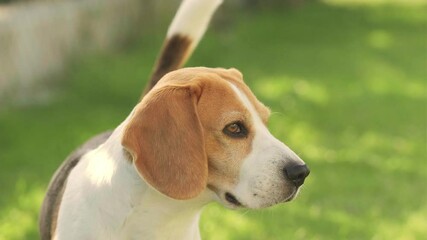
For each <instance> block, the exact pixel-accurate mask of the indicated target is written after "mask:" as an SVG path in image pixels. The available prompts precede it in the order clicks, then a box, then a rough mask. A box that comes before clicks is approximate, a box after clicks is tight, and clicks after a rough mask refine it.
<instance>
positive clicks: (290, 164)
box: [122, 68, 309, 208]
mask: <svg viewBox="0 0 427 240" xmlns="http://www.w3.org/2000/svg"><path fill="white" fill-rule="evenodd" d="M269 115H270V111H269V109H268V108H267V107H265V106H264V105H263V104H262V103H261V102H259V101H258V100H257V99H256V97H255V96H254V94H253V93H252V92H251V91H250V89H249V88H248V87H247V86H246V84H245V83H244V82H243V79H242V75H241V73H240V72H238V71H237V70H235V69H229V70H225V69H210V68H185V69H180V70H177V71H174V72H171V73H169V74H167V75H165V76H164V77H163V78H162V79H161V80H160V81H159V83H158V84H157V85H156V86H155V87H154V88H153V89H152V90H151V91H150V92H149V93H148V94H147V95H146V96H145V97H144V99H143V100H142V101H141V102H140V103H139V104H138V105H137V106H136V108H135V109H134V111H133V115H132V116H131V117H130V120H129V122H128V124H127V126H126V128H125V131H124V134H123V138H122V145H123V147H124V148H125V149H126V150H127V151H128V152H129V153H130V154H131V156H132V160H133V163H134V165H135V167H136V170H137V171H138V173H139V174H140V175H141V177H143V178H144V180H145V181H146V182H148V183H149V184H150V185H151V186H152V187H154V188H155V189H157V190H158V191H159V192H161V193H163V194H165V195H167V196H169V197H171V198H174V199H190V198H195V197H196V196H197V195H199V194H200V193H201V192H203V191H204V190H205V189H206V188H208V189H210V190H211V191H213V192H215V193H216V195H217V196H218V199H219V201H221V202H222V203H223V204H224V205H225V206H228V207H231V208H234V207H247V208H262V207H268V206H272V205H274V204H277V203H280V202H284V201H289V200H291V199H293V198H294V197H295V196H296V194H297V193H298V190H299V187H300V186H301V185H302V184H303V182H304V179H305V178H306V177H307V175H308V174H309V170H308V168H307V167H306V165H305V164H304V162H303V161H302V160H301V159H300V158H299V157H298V156H297V155H296V154H295V153H294V152H293V151H292V150H291V149H289V148H288V147H287V146H286V145H285V144H283V143H282V142H280V141H279V140H277V139H276V138H275V137H273V135H272V134H271V133H270V132H269V131H268V129H267V127H266V124H267V121H268V118H269Z"/></svg>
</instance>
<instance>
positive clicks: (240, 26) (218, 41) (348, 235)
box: [0, 4, 427, 240]
mask: <svg viewBox="0 0 427 240" xmlns="http://www.w3.org/2000/svg"><path fill="white" fill-rule="evenodd" d="M426 10H427V8H426V7H425V5H424V6H392V5H388V6H384V5H376V6H357V7H355V6H353V7H352V6H350V5H340V6H334V5H323V4H310V5H306V6H304V7H301V8H294V9H289V10H286V11H283V10H282V11H278V10H263V11H261V12H259V11H258V12H248V11H246V12H243V11H240V12H233V13H232V15H230V16H228V15H227V16H225V17H224V16H223V17H222V18H221V21H223V22H224V23H225V26H224V27H222V28H221V27H214V28H212V29H211V31H210V32H209V34H208V35H207V36H206V37H205V39H204V40H203V41H202V43H201V46H200V48H199V49H198V50H197V51H196V53H195V55H194V57H193V58H192V60H191V62H190V63H189V64H188V65H189V66H195V65H205V66H211V67H217V66H222V67H237V68H239V69H240V70H241V71H242V72H243V73H244V75H245V78H246V81H247V83H248V84H249V85H250V86H251V88H252V89H253V91H254V92H255V93H256V95H257V96H258V97H259V98H260V99H261V100H262V101H263V102H265V103H266V104H267V105H269V106H270V107H271V108H272V110H273V111H274V112H275V113H274V114H273V116H272V119H271V122H270V129H271V131H272V132H273V133H274V134H275V135H276V136H277V137H278V138H279V139H281V140H283V141H284V142H286V143H287V144H288V145H289V146H291V147H292V148H293V149H294V150H296V152H297V153H299V154H300V156H301V157H302V158H303V159H304V160H305V161H306V162H307V164H309V166H310V168H311V170H312V173H311V175H310V177H309V179H308V180H307V182H306V185H305V187H304V189H303V191H302V193H301V195H300V196H299V197H298V199H297V200H296V201H294V202H291V203H289V204H283V205H280V206H276V207H273V208H270V209H266V210H262V211H230V210H225V209H223V208H222V207H220V206H219V205H217V204H212V205H209V206H208V207H206V209H205V211H204V213H203V216H202V222H201V230H202V236H203V239H218V240H222V239H245V240H246V239H259V240H261V239H327V240H330V239H408V240H411V239H426V236H427V201H426V199H427V188H426V184H427V164H426V159H427V154H426V128H427V126H426V125H427V119H426V116H427V113H426V100H427V98H426V82H427V81H426V79H427V72H426V63H427V56H426V54H427V47H426V39H427V33H426V24H427V15H426V14H425V13H426ZM165 28H166V26H162V27H159V29H163V30H162V31H161V32H158V33H156V34H152V36H150V37H144V38H143V39H142V40H140V41H139V42H138V43H137V44H136V45H135V46H134V47H132V48H129V49H127V50H125V51H122V52H116V53H109V54H102V55H100V54H97V55H90V54H89V55H88V56H86V57H85V58H84V59H83V60H81V61H79V62H78V63H75V64H73V65H72V66H71V67H70V69H69V70H68V71H67V73H66V74H65V81H61V83H60V84H55V85H54V86H52V89H51V90H52V91H51V92H52V93H53V95H52V97H51V99H50V101H47V102H46V101H45V102H43V101H42V102H38V103H36V104H32V105H31V106H27V107H25V106H20V107H17V106H15V107H9V108H4V109H3V110H2V111H1V112H0V189H1V190H0V191H1V192H0V240H14V239H37V238H38V237H37V236H38V235H37V215H38V210H39V206H40V203H41V201H42V198H43V194H44V191H45V188H46V185H47V183H48V181H49V179H50V177H51V175H52V174H53V172H54V170H55V169H56V168H57V167H58V166H59V164H60V162H61V161H62V160H63V159H64V158H65V157H66V155H67V154H69V153H70V151H71V150H73V149H74V148H75V147H77V146H78V145H79V144H81V143H83V142H84V141H85V140H87V139H88V138H89V137H91V136H93V135H94V134H96V133H99V132H101V131H104V130H106V129H111V128H114V126H116V125H118V124H119V123H120V122H121V121H122V120H123V119H124V118H125V117H126V116H127V115H128V113H129V112H130V110H131V109H132V107H133V106H134V104H135V102H136V101H137V99H138V96H139V93H140V92H141V90H142V89H143V86H144V83H143V82H141V81H140V80H141V79H146V78H147V76H148V75H149V72H150V69H151V66H152V63H153V62H154V58H155V55H156V54H157V50H158V49H159V47H160V44H161V41H162V36H163V32H164V29H165Z"/></svg>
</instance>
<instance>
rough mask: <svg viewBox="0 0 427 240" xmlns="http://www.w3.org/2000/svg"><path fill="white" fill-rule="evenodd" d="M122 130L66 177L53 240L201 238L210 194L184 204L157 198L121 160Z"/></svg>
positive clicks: (84, 159) (211, 197)
mask: <svg viewBox="0 0 427 240" xmlns="http://www.w3.org/2000/svg"><path fill="white" fill-rule="evenodd" d="M120 130H121V127H119V128H118V129H116V131H115V133H113V135H112V136H111V137H110V139H109V140H107V142H106V143H105V144H103V145H101V146H100V147H99V148H97V149H95V150H93V151H91V152H89V153H88V154H86V155H85V156H84V157H83V158H82V160H81V162H80V163H79V164H78V165H77V166H76V167H75V168H74V169H73V171H72V172H71V173H70V175H69V177H68V181H67V184H66V188H65V191H64V194H63V198H62V202H61V204H60V209H59V214H58V222H57V229H56V232H55V237H54V239H58V240H64V239H65V240H66V239H73V240H75V239H82V240H85V239H91V240H92V239H103V240H105V239H114V240H116V239H174V240H175V239H200V234H199V228H198V222H199V216H200V212H201V210H202V208H203V206H204V205H206V204H207V203H208V202H210V201H212V199H213V193H211V192H210V191H209V190H206V191H205V192H203V193H202V194H201V195H200V196H199V197H197V198H195V199H191V200H186V201H183V200H174V199H171V198H168V197H166V196H164V195H162V194H160V193H158V192H157V191H156V190H155V189H153V188H151V187H150V186H148V185H147V184H146V183H145V182H144V181H143V179H141V177H140V176H139V175H138V174H137V172H136V171H135V169H134V166H133V165H132V164H130V163H129V162H127V160H126V159H124V153H123V150H122V148H121V145H120V143H119V139H120V135H121V134H120ZM69 229H74V230H73V231H72V232H70V231H69Z"/></svg>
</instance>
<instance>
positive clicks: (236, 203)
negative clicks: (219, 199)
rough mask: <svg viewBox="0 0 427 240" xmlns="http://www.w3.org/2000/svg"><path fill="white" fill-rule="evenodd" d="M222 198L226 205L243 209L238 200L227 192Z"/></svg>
mask: <svg viewBox="0 0 427 240" xmlns="http://www.w3.org/2000/svg"><path fill="white" fill-rule="evenodd" d="M224 198H225V200H226V201H227V202H228V203H230V204H231V205H233V206H235V207H243V204H242V203H241V202H240V201H239V200H237V198H236V197H235V196H234V195H233V194H231V193H229V192H226V193H225V194H224Z"/></svg>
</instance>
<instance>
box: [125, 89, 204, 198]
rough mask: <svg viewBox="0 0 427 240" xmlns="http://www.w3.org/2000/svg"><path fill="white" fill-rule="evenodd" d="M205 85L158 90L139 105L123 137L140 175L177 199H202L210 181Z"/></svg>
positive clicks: (162, 191) (159, 189) (153, 91)
mask: <svg viewBox="0 0 427 240" xmlns="http://www.w3.org/2000/svg"><path fill="white" fill-rule="evenodd" d="M200 94H201V87H199V86H196V85H188V86H166V87H162V88H157V89H153V90H152V91H151V92H150V93H149V94H148V95H147V96H146V97H145V98H144V99H143V100H142V101H141V103H140V104H138V106H137V107H136V109H135V112H134V114H133V116H132V117H131V119H130V122H129V123H128V125H127V126H126V128H125V131H124V135H123V138H122V145H123V147H124V148H125V149H126V150H127V151H129V152H130V154H131V155H132V157H133V161H134V164H135V167H136V169H137V171H138V172H139V174H140V175H141V176H142V177H143V178H144V179H145V181H147V182H148V183H149V184H150V185H151V186H153V187H154V188H155V189H157V190H158V191H159V192H161V193H163V194H165V195H167V196H169V197H171V198H174V199H189V198H193V197H196V196H197V195H198V194H199V193H200V192H202V191H203V190H204V189H205V187H206V185H207V178H208V161H207V156H206V152H205V146H204V139H203V130H202V125H201V123H200V120H199V116H198V113H197V109H196V107H197V106H196V105H197V101H198V98H199V96H200Z"/></svg>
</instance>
